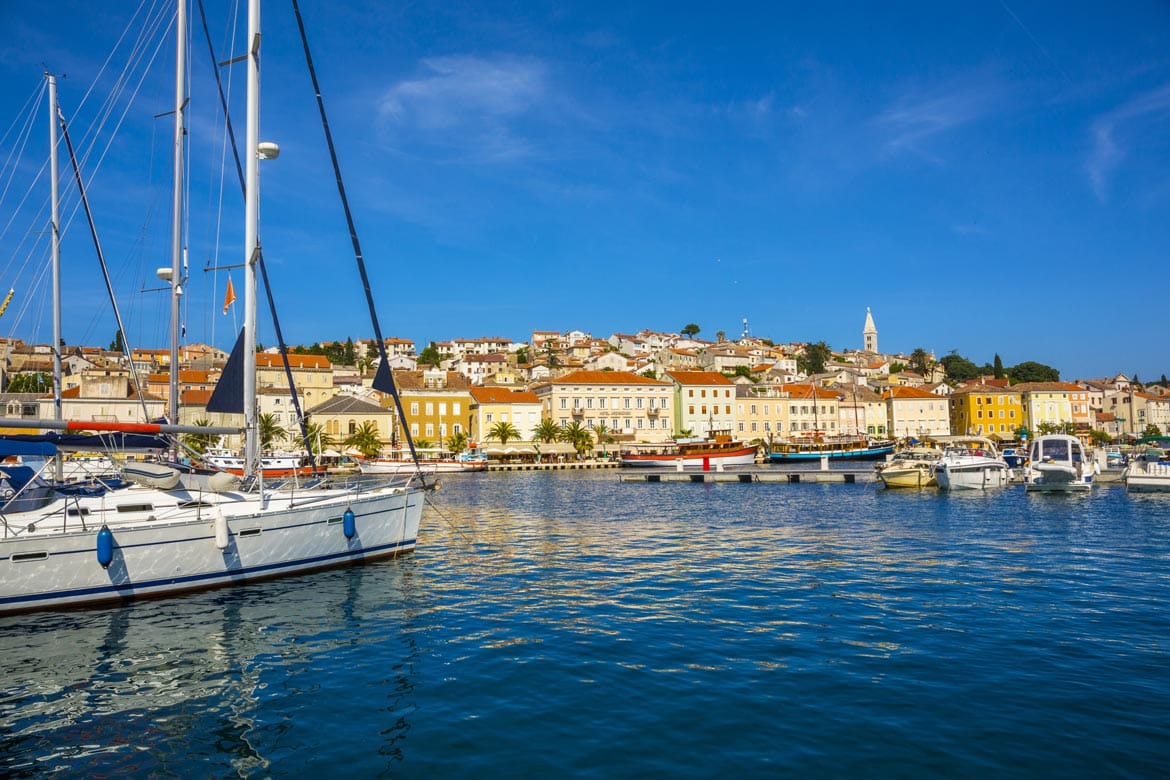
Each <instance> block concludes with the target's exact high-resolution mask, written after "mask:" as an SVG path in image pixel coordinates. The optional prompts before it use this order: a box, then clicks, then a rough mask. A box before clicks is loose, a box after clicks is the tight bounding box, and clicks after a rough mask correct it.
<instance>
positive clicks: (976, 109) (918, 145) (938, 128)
mask: <svg viewBox="0 0 1170 780" xmlns="http://www.w3.org/2000/svg"><path fill="white" fill-rule="evenodd" d="M1001 99H1002V95H1001V91H1000V90H998V89H996V88H995V86H994V85H992V84H977V85H975V86H956V85H947V86H945V87H942V88H939V89H936V90H934V91H933V92H931V93H929V94H908V95H904V96H903V97H901V98H899V99H897V100H896V101H895V102H894V103H893V105H891V106H890V107H889V108H887V109H886V110H885V111H883V112H882V113H880V114H878V115H877V116H876V117H875V118H874V119H873V125H874V126H876V127H877V129H878V132H879V136H880V137H879V143H880V144H881V149H882V152H883V153H884V154H887V155H898V154H902V153H904V152H910V153H913V154H916V155H918V156H920V157H922V158H924V159H927V160H930V161H931V162H933V163H935V164H940V163H941V162H942V161H941V159H940V158H939V157H938V155H937V154H936V153H934V152H932V151H931V150H930V148H929V144H930V142H931V141H933V140H935V139H936V138H938V137H939V136H942V135H944V134H946V133H949V132H951V131H954V130H956V129H958V128H961V127H963V126H965V125H969V124H972V123H974V122H977V121H979V120H981V119H983V118H984V117H986V116H988V115H989V114H991V113H992V112H994V111H995V110H997V108H998V106H999V103H1000V101H1001Z"/></svg>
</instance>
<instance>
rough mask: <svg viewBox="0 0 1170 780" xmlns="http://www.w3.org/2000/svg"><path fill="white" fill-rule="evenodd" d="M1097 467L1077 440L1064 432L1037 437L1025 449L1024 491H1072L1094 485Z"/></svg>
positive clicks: (1079, 490) (1078, 490) (1086, 488)
mask: <svg viewBox="0 0 1170 780" xmlns="http://www.w3.org/2000/svg"><path fill="white" fill-rule="evenodd" d="M1095 472H1096V469H1095V468H1094V464H1093V461H1092V459H1090V458H1088V457H1087V456H1086V453H1085V447H1084V445H1083V444H1081V441H1080V439H1078V438H1077V437H1075V436H1069V435H1067V434H1063V433H1049V434H1043V435H1041V436H1037V437H1036V439H1035V440H1033V442H1032V445H1031V448H1030V449H1029V451H1028V462H1027V466H1026V471H1025V476H1024V490H1026V491H1029V492H1048V493H1053V492H1057V493H1072V492H1081V491H1086V490H1089V489H1090V488H1091V487H1092V486H1093V477H1094V475H1095Z"/></svg>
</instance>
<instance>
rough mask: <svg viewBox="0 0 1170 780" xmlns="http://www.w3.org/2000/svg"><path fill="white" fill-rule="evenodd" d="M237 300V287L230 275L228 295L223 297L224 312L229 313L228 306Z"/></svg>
mask: <svg viewBox="0 0 1170 780" xmlns="http://www.w3.org/2000/svg"><path fill="white" fill-rule="evenodd" d="M235 300H236V288H235V287H232V278H231V277H230V276H229V277H228V285H227V295H225V296H224V297H223V313H224V314H227V310H228V307H229V306H231V305H232V302H233V301H235Z"/></svg>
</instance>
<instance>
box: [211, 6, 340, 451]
mask: <svg viewBox="0 0 1170 780" xmlns="http://www.w3.org/2000/svg"><path fill="white" fill-rule="evenodd" d="M199 13H200V15H201V16H203V3H202V0H200V3H199ZM203 33H204V36H205V37H206V38H207V48H208V51H209V53H210V54H211V62H212V63H213V65H214V63H215V62H216V59H215V49H214V47H213V46H212V44H211V35H210V33H209V32H208V29H207V19H206V17H205V16H204V17H203ZM215 83H216V86H217V87H218V89H219V101H220V107H221V108H222V110H223V113H224V121H225V125H226V127H227V130H226V131H225V132H227V133H228V135H233V133H232V129H231V128H232V126H231V112H230V111H229V109H228V103H227V98H226V97H225V95H224V92H223V82H222V81H221V80H220V78H219V70H218V68H217V69H216V70H215ZM232 155H233V156H234V158H235V161H236V173H237V174H238V175H239V177H240V189H241V190H243V189H244V186H245V184H244V166H243V165H242V164H241V161H240V150H239V148H238V147H237V146H236V141H235V138H234V136H233V137H232ZM256 260H257V262H256V265H257V267H259V269H260V276H261V278H262V279H263V282H264V292H265V294H266V296H267V298H268V310H269V313H270V314H271V315H272V327H273V329H274V331H275V332H276V343H277V345H278V346H279V348H280V358H281V362H282V363H283V364H284V374H285V379H286V380H287V381H288V388H289V395H290V396H291V397H292V404H293V413H294V414H295V415H296V420H297V424H298V426H299V427H300V429H301V442H302V443H303V444H304V447H305V451H306V452H308V453H309V465H310V467H312V468H313V469H314V470H315V469H316V468H317V459H316V457H315V456H314V454H313V447H312V443H311V441H310V439H309V427H308V423H307V421H306V419H305V415H304V414H303V413H302V412H301V402H300V398H299V396H298V395H297V388H296V383H295V382H294V381H293V375H292V366H291V365H290V364H289V360H288V346H287V345H286V344H285V342H284V334H283V332H282V331H281V328H280V318H279V317H278V316H277V314H276V300H275V299H274V298H273V295H272V285H271V283H270V282H269V280H268V267H267V265H266V264H265V263H264V251H263V249H262V247H261V245H260V244H259V243H257V245H256Z"/></svg>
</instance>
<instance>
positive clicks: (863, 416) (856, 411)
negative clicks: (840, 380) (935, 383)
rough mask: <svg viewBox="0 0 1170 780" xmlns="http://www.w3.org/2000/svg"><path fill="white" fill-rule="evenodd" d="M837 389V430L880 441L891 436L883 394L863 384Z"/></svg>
mask: <svg viewBox="0 0 1170 780" xmlns="http://www.w3.org/2000/svg"><path fill="white" fill-rule="evenodd" d="M836 389H837V394H838V398H839V399H840V400H839V406H838V410H837V414H838V419H837V429H838V430H839V431H840V432H841V433H842V434H845V435H847V436H866V435H868V436H875V437H877V438H879V439H884V438H886V437H887V436H888V435H889V433H888V431H889V430H890V422H889V407H888V405H887V404H886V400H885V399H884V398H883V397H882V396H881V394H879V393H875V392H874V391H873V390H872V389H870V388H869V387H867V386H866V385H863V384H847V385H839V386H838V387H837V388H836ZM944 405H945V402H944Z"/></svg>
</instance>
